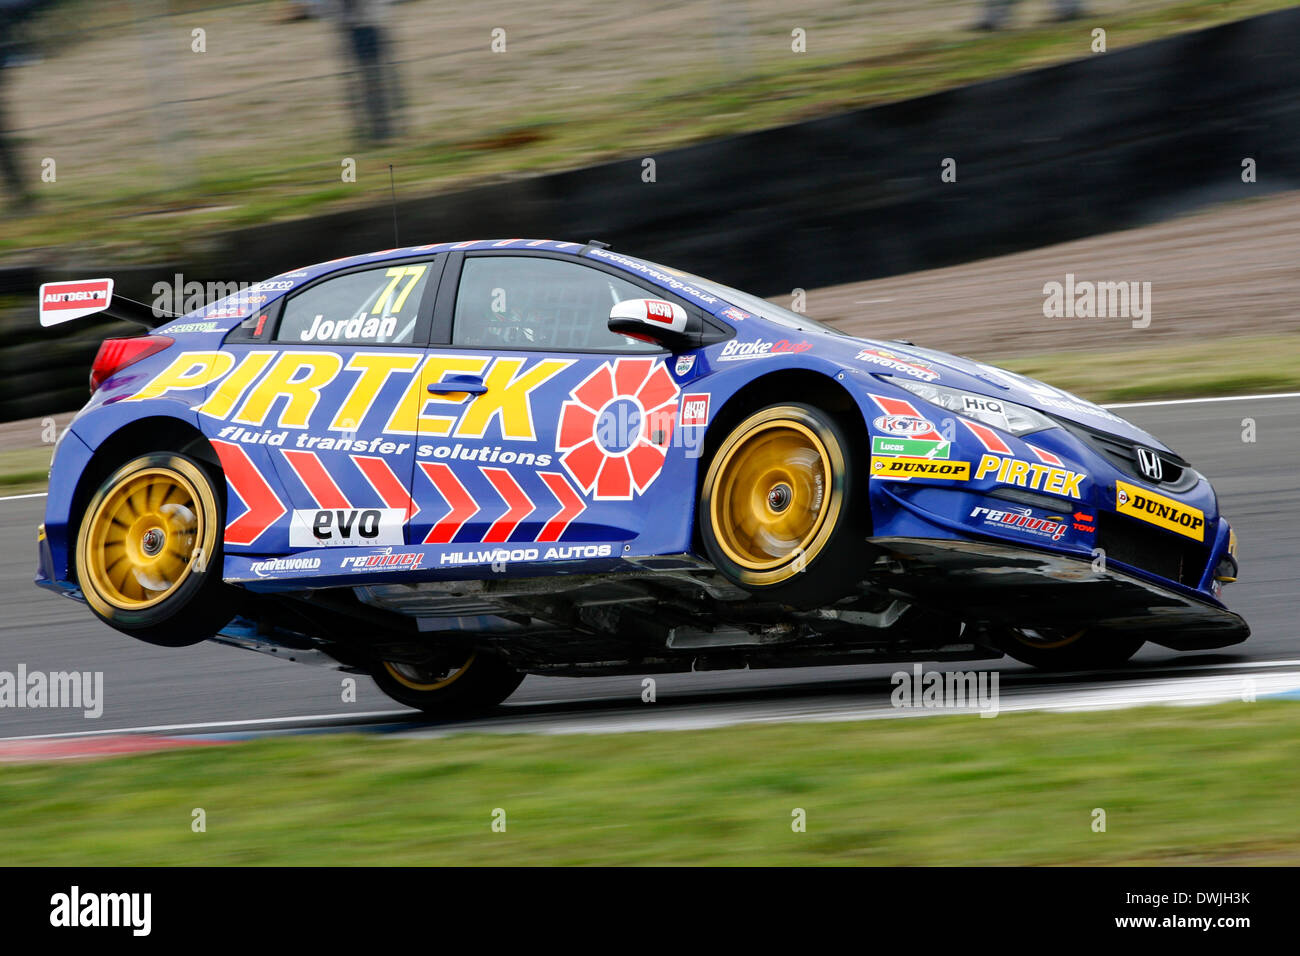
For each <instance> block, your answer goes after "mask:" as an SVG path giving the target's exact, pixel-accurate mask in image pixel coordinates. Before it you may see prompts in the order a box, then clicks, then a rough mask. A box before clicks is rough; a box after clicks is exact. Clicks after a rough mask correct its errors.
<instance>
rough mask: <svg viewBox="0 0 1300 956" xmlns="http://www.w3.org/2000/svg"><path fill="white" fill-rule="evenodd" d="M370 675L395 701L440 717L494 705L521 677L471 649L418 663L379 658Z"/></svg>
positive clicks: (499, 660) (494, 658)
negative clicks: (381, 659) (380, 659)
mask: <svg viewBox="0 0 1300 956" xmlns="http://www.w3.org/2000/svg"><path fill="white" fill-rule="evenodd" d="M370 676H371V677H372V678H374V681H375V683H376V684H378V685H379V689H380V690H382V691H383V692H384V693H385V694H387V695H388V696H389V697H391V698H393V700H395V701H397V702H398V703H399V704H405V705H406V706H407V707H414V708H416V709H417V710H422V711H424V712H425V713H429V714H437V715H439V716H444V717H463V716H467V715H469V714H474V713H478V712H480V711H484V710H488V709H489V708H491V707H495V706H496V705H497V704H499V703H501V702H502V701H503V700H505V699H506V698H507V697H509V696H510V695H511V694H513V693H514V692H515V688H517V687H518V686H519V685H520V684H521V683H523V680H524V675H523V674H521V673H519V672H518V671H516V670H514V669H513V668H511V667H509V666H508V665H507V664H506V663H505V662H504V661H502V660H501V659H500V658H498V657H493V656H492V655H491V654H484V653H482V652H480V651H473V650H470V651H463V652H460V653H453V654H448V655H446V656H444V657H442V658H440V659H439V660H437V661H431V662H427V663H422V664H407V663H400V662H398V661H380V662H379V664H378V665H377V666H376V667H375V668H374V669H373V670H372V671H371V675H370Z"/></svg>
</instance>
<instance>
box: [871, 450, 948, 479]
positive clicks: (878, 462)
mask: <svg viewBox="0 0 1300 956" xmlns="http://www.w3.org/2000/svg"><path fill="white" fill-rule="evenodd" d="M871 477H873V478H941V479H944V480H945V481H968V480H969V479H970V462H968V461H933V460H931V459H928V458H889V457H885V456H881V455H876V456H874V457H872V459H871Z"/></svg>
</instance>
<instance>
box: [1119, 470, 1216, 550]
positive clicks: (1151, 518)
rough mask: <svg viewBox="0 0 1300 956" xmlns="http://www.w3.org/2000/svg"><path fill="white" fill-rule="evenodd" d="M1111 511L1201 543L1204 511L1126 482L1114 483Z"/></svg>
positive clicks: (1203, 537) (1203, 530) (1203, 533)
mask: <svg viewBox="0 0 1300 956" xmlns="http://www.w3.org/2000/svg"><path fill="white" fill-rule="evenodd" d="M1115 507H1116V510H1118V511H1119V513H1120V514H1125V515H1131V516H1132V517H1134V518H1137V519H1138V520H1140V521H1145V522H1147V523H1148V524H1153V525H1157V526H1158V527H1161V528H1164V529H1166V530H1168V531H1173V532H1176V533H1178V534H1181V535H1185V536H1186V537H1188V538H1192V539H1193V540H1195V541H1203V540H1205V512H1204V511H1201V510H1200V509H1199V508H1193V507H1192V506H1191V505H1185V504H1183V503H1182V502H1181V501H1175V500H1174V499H1173V498H1166V497H1165V496H1164V495H1158V494H1156V493H1155V492H1154V491H1145V490H1143V489H1142V488H1139V487H1137V486H1136V485H1130V484H1129V483H1128V482H1126V481H1117V482H1115Z"/></svg>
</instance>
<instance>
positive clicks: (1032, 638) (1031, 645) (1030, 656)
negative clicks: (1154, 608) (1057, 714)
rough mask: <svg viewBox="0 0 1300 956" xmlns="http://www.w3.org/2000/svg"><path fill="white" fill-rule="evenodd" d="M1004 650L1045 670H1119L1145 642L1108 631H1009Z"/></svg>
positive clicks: (1003, 640) (1004, 642)
mask: <svg viewBox="0 0 1300 956" xmlns="http://www.w3.org/2000/svg"><path fill="white" fill-rule="evenodd" d="M1000 643H1001V646H1002V650H1003V651H1005V652H1006V654H1007V656H1008V657H1012V658H1014V659H1016V660H1018V661H1020V663H1022V664H1028V665H1029V666H1031V667H1036V668H1038V669H1039V670H1043V671H1077V670H1096V669H1105V668H1111V667H1119V666H1121V665H1122V664H1125V663H1127V661H1128V660H1129V658H1131V657H1132V656H1133V655H1134V654H1136V653H1137V652H1138V650H1139V649H1141V647H1142V645H1143V644H1145V643H1146V641H1145V639H1143V638H1141V637H1137V636H1134V635H1131V634H1116V633H1111V632H1106V631H1090V630H1088V629H1087V628H1080V629H1079V630H1077V631H1073V632H1066V631H1051V630H1045V631H1030V630H1022V629H1016V628H1009V629H1008V630H1007V631H1006V632H1005V634H1004V635H1003V638H1002V640H1001V642H1000Z"/></svg>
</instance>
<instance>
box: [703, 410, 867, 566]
mask: <svg viewBox="0 0 1300 956" xmlns="http://www.w3.org/2000/svg"><path fill="white" fill-rule="evenodd" d="M800 411H801V410H800V409H796V408H776V409H769V410H767V411H766V412H763V413H760V414H759V415H758V416H755V418H751V419H750V420H749V421H748V422H746V423H745V424H744V425H743V426H742V427H741V428H739V429H737V431H736V433H735V434H733V435H732V437H731V438H730V439H728V441H727V442H726V443H725V444H724V445H723V447H722V448H721V449H719V453H718V456H717V458H716V459H715V463H714V465H713V466H712V467H711V468H710V474H709V477H708V479H706V480H707V482H708V488H709V519H710V521H711V522H712V525H713V532H714V536H715V538H716V540H717V544H718V547H719V548H720V549H721V550H722V552H723V554H725V555H726V557H727V558H728V559H729V560H730V561H732V562H734V563H735V564H736V565H737V566H738V567H739V568H741V569H742V570H743V571H744V572H745V574H746V577H747V578H750V579H751V580H752V582H753V583H755V584H775V583H778V582H780V581H784V580H786V579H787V578H790V577H792V576H793V575H794V574H797V573H798V572H799V571H800V570H802V569H803V567H805V566H806V565H807V563H808V562H809V561H811V560H812V559H813V558H815V557H816V555H817V553H818V552H819V551H820V550H821V548H822V546H823V545H824V544H825V543H826V540H827V539H828V538H829V537H830V535H831V532H832V531H833V530H834V528H835V522H836V520H837V519H838V517H839V512H840V510H841V508H842V506H843V494H842V490H841V488H840V487H839V483H838V481H837V474H836V464H837V461H836V459H837V458H838V454H839V449H838V447H835V448H834V449H833V450H832V448H831V447H828V445H827V443H826V442H825V441H824V440H823V439H822V437H821V436H819V435H818V434H817V432H816V431H814V430H813V429H812V428H810V427H808V425H807V424H805V423H804V422H802V421H799V420H798V419H797V418H796V417H794V415H797V414H798V413H799V412H800ZM792 413H793V414H792ZM756 419H757V420H756Z"/></svg>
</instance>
